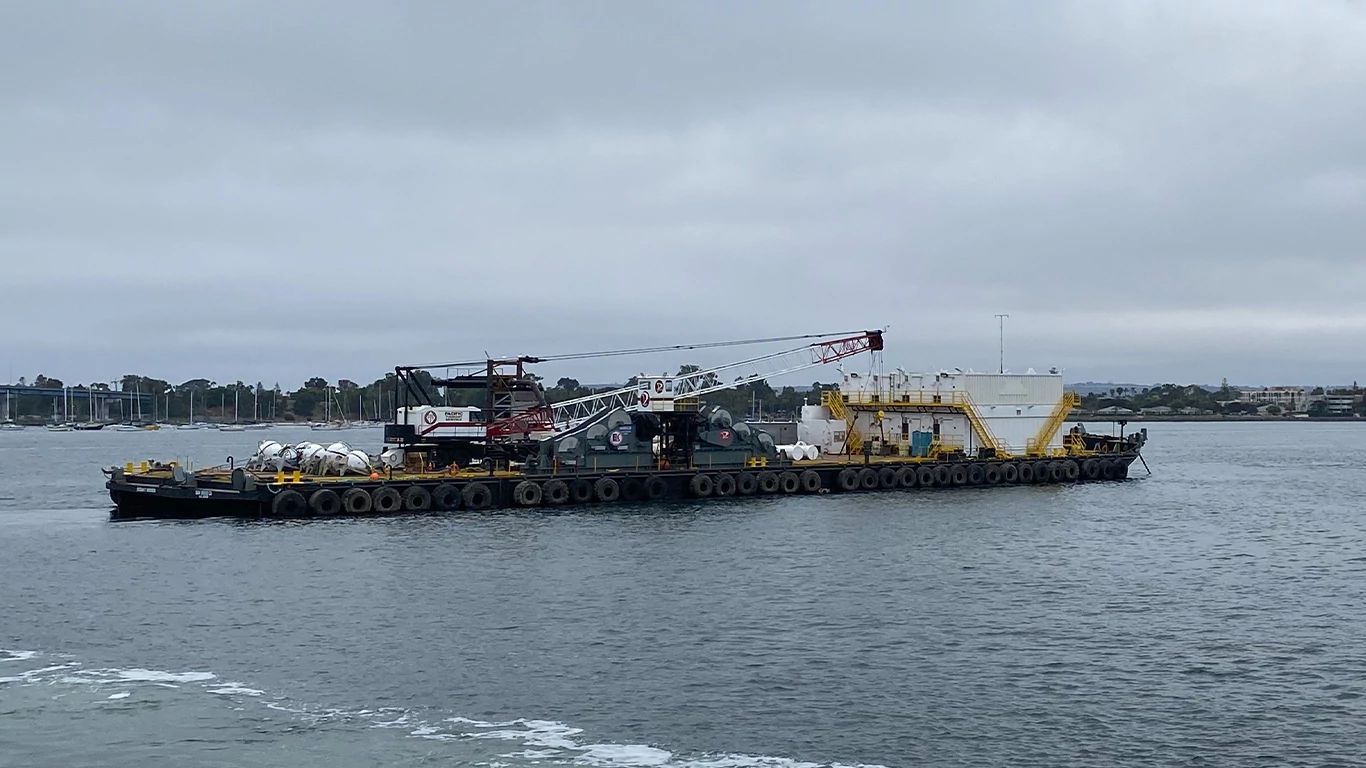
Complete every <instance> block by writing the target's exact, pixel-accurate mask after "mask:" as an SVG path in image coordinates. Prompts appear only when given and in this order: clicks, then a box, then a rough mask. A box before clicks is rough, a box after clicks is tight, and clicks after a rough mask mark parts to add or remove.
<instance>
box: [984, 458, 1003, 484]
mask: <svg viewBox="0 0 1366 768" xmlns="http://www.w3.org/2000/svg"><path fill="white" fill-rule="evenodd" d="M982 480H983V481H984V482H985V483H986V484H987V485H1000V484H1001V465H1000V464H997V463H995V462H993V463H991V464H988V465H987V469H986V472H984V473H982Z"/></svg>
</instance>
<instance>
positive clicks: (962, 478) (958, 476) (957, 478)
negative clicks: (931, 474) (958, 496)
mask: <svg viewBox="0 0 1366 768" xmlns="http://www.w3.org/2000/svg"><path fill="white" fill-rule="evenodd" d="M950 472H952V474H951V475H950V477H951V478H952V479H951V480H950V481H949V482H951V483H953V484H954V485H967V484H968V468H967V467H965V466H963V465H962V464H959V465H957V466H955V467H954V468H953V469H952V470H950Z"/></svg>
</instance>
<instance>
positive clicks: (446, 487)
mask: <svg viewBox="0 0 1366 768" xmlns="http://www.w3.org/2000/svg"><path fill="white" fill-rule="evenodd" d="M432 509H436V510H440V511H442V512H450V511H451V510H453V509H460V489H459V488H456V487H455V486H454V485H451V484H450V483H442V484H441V485H438V486H437V487H435V488H433V489H432Z"/></svg>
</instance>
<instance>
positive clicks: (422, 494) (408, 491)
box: [403, 485, 432, 512]
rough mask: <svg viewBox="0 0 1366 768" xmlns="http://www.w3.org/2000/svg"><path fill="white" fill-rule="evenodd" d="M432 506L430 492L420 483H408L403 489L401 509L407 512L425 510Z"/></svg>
mask: <svg viewBox="0 0 1366 768" xmlns="http://www.w3.org/2000/svg"><path fill="white" fill-rule="evenodd" d="M431 508H432V493H431V491H428V490H427V489H426V488H423V487H422V486H420V485H410V486H408V487H407V488H404V489H403V509H404V510H406V511H408V512H426V511H427V510H429V509H431Z"/></svg>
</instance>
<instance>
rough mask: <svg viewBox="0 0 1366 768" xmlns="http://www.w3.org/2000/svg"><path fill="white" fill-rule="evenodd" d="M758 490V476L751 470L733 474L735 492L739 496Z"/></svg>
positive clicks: (751, 493)
mask: <svg viewBox="0 0 1366 768" xmlns="http://www.w3.org/2000/svg"><path fill="white" fill-rule="evenodd" d="M758 490H759V478H757V477H755V476H754V473H753V472H741V473H740V474H738V475H736V476H735V492H736V493H738V494H740V495H741V496H750V495H753V494H754V493H755V492H756V491H758Z"/></svg>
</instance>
